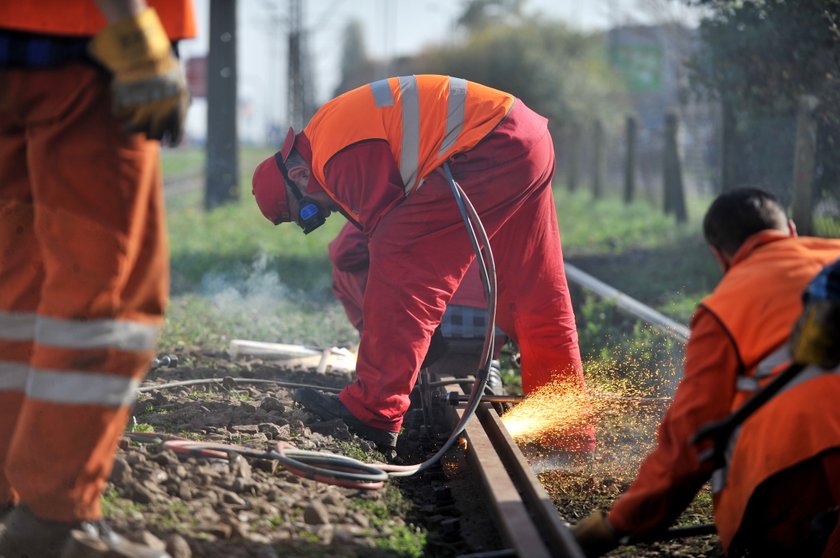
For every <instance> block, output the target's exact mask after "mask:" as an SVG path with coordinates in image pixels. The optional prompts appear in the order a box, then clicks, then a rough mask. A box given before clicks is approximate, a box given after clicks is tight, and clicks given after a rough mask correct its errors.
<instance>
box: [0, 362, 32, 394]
mask: <svg viewBox="0 0 840 558" xmlns="http://www.w3.org/2000/svg"><path fill="white" fill-rule="evenodd" d="M29 370H30V368H29V365H28V364H21V363H19V362H8V361H0V391H23V390H24V388H25V387H26V378H27V376H28V375H29Z"/></svg>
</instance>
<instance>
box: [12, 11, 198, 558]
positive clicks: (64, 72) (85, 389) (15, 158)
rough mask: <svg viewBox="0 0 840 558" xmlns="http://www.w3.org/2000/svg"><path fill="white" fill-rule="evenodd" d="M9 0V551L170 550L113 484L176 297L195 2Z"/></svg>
mask: <svg viewBox="0 0 840 558" xmlns="http://www.w3.org/2000/svg"><path fill="white" fill-rule="evenodd" d="M150 4H151V5H152V7H147V5H146V1H145V0H97V1H96V2H94V0H14V1H2V2H0V518H2V525H0V556H2V557H4V558H19V557H24V556H27V557H30V558H47V557H55V556H62V557H63V558H74V557H79V556H85V557H92V556H105V555H106V554H107V556H123V557H138V558H139V557H146V558H152V557H162V556H168V554H166V553H165V552H162V551H159V550H154V549H152V548H150V547H147V546H145V545H139V544H134V543H130V542H129V541H127V540H126V539H124V538H122V537H120V536H119V535H117V534H116V533H114V532H113V531H111V530H110V528H109V527H108V526H107V525H106V524H105V523H104V522H103V521H102V510H101V506H100V497H101V495H102V491H103V490H104V489H105V484H106V482H107V480H108V476H109V475H110V472H111V468H112V466H113V462H114V453H115V452H116V450H117V443H118V442H119V440H120V436H121V435H122V432H123V429H124V428H125V425H126V422H127V421H128V417H129V412H130V406H131V404H132V402H133V400H134V398H135V397H136V394H137V386H138V384H139V383H140V382H141V381H142V379H143V377H144V375H145V374H146V372H147V371H148V369H149V364H150V362H151V360H152V358H154V352H155V347H156V344H157V338H158V335H159V333H160V329H161V327H162V325H163V310H164V306H165V303H166V299H167V297H168V294H169V293H168V286H169V281H168V279H169V275H168V272H169V256H168V253H167V240H166V229H165V218H164V212H163V180H162V177H161V169H160V146H159V142H158V140H161V139H164V140H168V141H170V142H171V143H173V144H175V143H177V142H178V140H179V138H180V136H181V131H182V129H183V122H184V116H185V114H186V109H187V106H188V104H189V94H188V93H187V87H186V81H185V79H184V75H183V72H182V71H181V66H180V64H179V62H178V60H177V58H176V57H175V55H174V50H173V47H172V42H173V41H175V40H177V39H180V38H184V37H191V36H193V35H194V34H195V22H194V20H193V13H192V4H191V2H190V0H157V1H156V2H155V1H154V0H150Z"/></svg>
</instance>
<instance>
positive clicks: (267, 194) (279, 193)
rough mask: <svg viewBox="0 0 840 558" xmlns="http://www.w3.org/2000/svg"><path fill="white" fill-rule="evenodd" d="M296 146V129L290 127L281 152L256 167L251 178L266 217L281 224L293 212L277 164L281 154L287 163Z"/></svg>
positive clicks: (288, 218)
mask: <svg viewBox="0 0 840 558" xmlns="http://www.w3.org/2000/svg"><path fill="white" fill-rule="evenodd" d="M294 146H295V130H294V128H289V131H288V133H287V134H286V139H285V140H284V141H283V147H282V148H281V149H280V151H279V152H277V153H275V154H274V155H272V156H271V157H268V158H267V159H265V160H264V161H263V162H262V163H260V164H259V165H257V168H256V169H254V177H253V178H252V179H251V193H252V194H254V197H255V198H256V200H257V205H258V206H259V208H260V211H261V212H262V214H263V215H264V216H265V218H266V219H268V220H269V221H271V222H272V223H274V224H275V225H279V224H280V223H288V222H289V221H291V220H292V212H291V211H290V210H289V196H288V195H287V193H286V181H285V180H284V178H283V173H282V172H281V171H280V167H279V166H277V159H276V158H277V157H278V156H279V157H280V158H281V159H282V161H283V162H284V163H285V162H286V159H288V158H289V153H291V152H292V148H293V147H294Z"/></svg>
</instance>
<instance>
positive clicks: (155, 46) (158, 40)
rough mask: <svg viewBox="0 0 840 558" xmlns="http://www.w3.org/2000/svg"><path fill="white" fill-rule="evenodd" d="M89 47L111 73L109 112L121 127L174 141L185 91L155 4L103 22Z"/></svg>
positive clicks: (178, 135)
mask: <svg viewBox="0 0 840 558" xmlns="http://www.w3.org/2000/svg"><path fill="white" fill-rule="evenodd" d="M88 52H89V54H90V55H91V56H92V57H93V58H94V59H95V60H97V61H98V62H100V63H101V64H102V65H103V66H105V67H106V68H108V69H109V70H110V71H111V72H112V73H113V74H114V78H113V81H112V83H111V92H112V94H113V98H114V113H115V114H116V115H117V116H118V117H120V118H125V119H126V120H127V123H126V131H128V132H144V133H145V134H146V137H148V138H149V139H159V140H163V139H168V142H169V143H170V144H171V145H175V144H177V143H178V142H179V141H180V139H181V134H182V133H183V128H184V118H185V117H186V114H187V107H188V106H189V102H190V98H189V92H188V91H187V83H186V79H185V78H184V72H183V70H182V69H181V65H180V63H179V62H178V59H177V58H175V56H174V55H173V53H172V46H171V44H170V42H169V38H168V37H167V35H166V32H165V31H164V29H163V25H161V23H160V19H159V18H158V16H157V12H155V10H154V8H146V9H145V10H143V11H142V12H140V13H137V14H135V15H133V16H131V17H129V18H126V19H123V20H120V21H117V22H114V23H111V24H109V25H107V26H106V27H105V28H103V29H102V30H101V31H99V33H97V34H96V36H94V37H93V40H91V42H90V45H89V46H88Z"/></svg>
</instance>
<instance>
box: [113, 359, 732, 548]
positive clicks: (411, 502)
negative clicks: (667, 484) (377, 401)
mask: <svg viewBox="0 0 840 558" xmlns="http://www.w3.org/2000/svg"><path fill="white" fill-rule="evenodd" d="M177 356H178V363H177V365H176V366H174V367H160V368H157V369H154V370H153V371H152V372H150V374H149V376H148V377H147V379H146V381H145V382H144V384H143V390H144V391H143V392H142V393H141V394H140V397H139V398H138V401H137V403H136V405H135V409H134V418H133V420H132V424H131V425H130V427H131V428H132V429H133V430H135V431H136V432H148V431H154V432H157V433H161V434H167V435H175V436H179V437H183V438H187V439H191V440H199V441H203V442H218V443H224V444H234V445H241V446H245V447H249V448H254V449H257V450H261V451H264V450H266V449H269V448H272V447H273V446H274V445H275V444H276V443H277V442H279V441H285V442H290V443H292V444H294V445H295V446H296V447H297V448H299V449H305V450H317V451H328V452H332V453H337V454H342V455H351V456H353V457H356V458H358V459H362V460H370V459H377V458H378V459H382V456H381V455H379V454H378V452H376V451H375V450H374V448H373V447H372V446H371V445H370V444H369V443H367V442H365V441H363V440H360V439H359V438H357V437H355V436H353V435H352V434H350V432H349V431H348V430H347V427H346V426H345V425H344V424H343V423H341V422H340V421H338V422H321V421H320V420H319V419H318V418H317V417H315V416H314V415H311V414H310V413H308V412H306V411H304V410H303V409H301V408H299V407H298V406H297V405H296V404H295V403H294V402H293V401H292V399H291V391H290V389H288V388H285V387H280V386H278V385H275V384H272V383H248V382H246V381H237V380H236V378H242V379H257V380H259V379H263V380H266V379H268V380H280V381H285V382H295V383H307V384H318V385H323V386H332V387H340V386H342V385H344V384H345V383H346V382H347V381H348V380H349V378H348V376H347V375H345V374H333V373H329V372H328V373H321V374H318V373H315V372H314V370H313V369H308V370H301V369H297V370H290V369H288V368H284V367H283V366H280V365H278V364H277V363H274V362H271V361H261V360H258V359H249V358H247V357H242V358H231V357H230V356H228V355H226V354H208V353H204V352H201V351H200V350H190V351H184V352H183V353H181V354H178V355H177ZM200 379H215V382H214V383H198V384H195V385H186V386H178V387H167V388H160V389H158V388H155V386H163V385H164V384H166V383H169V382H175V381H184V380H200ZM407 422H409V423H410V422H411V421H407ZM142 436H145V437H146V438H145V439H143V440H139V441H138V440H137V439H129V438H125V439H124V440H123V442H122V444H121V447H120V449H119V451H118V454H117V458H116V462H115V467H114V471H113V474H112V477H111V480H110V482H109V485H108V488H107V491H106V495H105V499H104V502H105V513H106V515H107V516H108V518H109V521H110V522H111V524H112V525H113V526H114V527H115V528H116V529H117V530H118V531H119V532H121V533H123V534H125V535H126V536H128V537H129V538H132V539H134V540H140V541H145V542H146V543H147V544H150V545H153V546H159V547H161V548H164V547H165V548H166V549H167V550H168V551H169V552H170V554H172V556H174V557H175V558H185V557H189V556H201V557H210V558H222V557H226V558H227V557H260V558H270V557H274V556H341V557H344V556H348V557H351V556H352V557H355V556H364V557H365V558H376V557H380V556H382V557H385V556H406V557H408V556H435V557H438V556H440V557H448V556H458V555H462V554H469V553H475V552H486V551H492V550H499V549H503V548H504V545H503V543H502V542H501V541H500V540H499V539H498V535H497V533H496V530H495V528H494V527H493V525H492V523H491V522H490V519H489V517H488V516H487V514H486V509H485V507H484V506H483V504H482V502H481V500H480V498H476V495H477V494H480V489H479V488H478V487H477V486H476V485H475V484H474V481H473V480H472V479H470V478H469V476H468V475H467V473H466V469H465V468H463V467H461V466H460V465H461V457H460V456H458V455H457V453H454V454H453V455H452V456H451V457H448V458H447V463H446V467H443V466H441V467H435V468H433V469H431V470H430V471H428V472H426V473H424V474H422V475H418V476H415V477H409V478H405V479H395V480H391V481H388V482H387V483H386V486H385V487H384V488H382V489H380V490H360V489H355V488H341V487H337V486H333V485H329V484H324V483H320V482H315V481H312V480H308V479H305V478H302V477H300V476H297V475H294V474H292V473H290V472H289V471H287V470H285V469H284V468H283V467H281V466H278V462H277V461H275V460H270V459H254V458H250V457H249V458H247V459H246V458H243V457H242V456H241V455H236V454H229V456H228V457H229V458H228V459H219V458H215V459H206V458H199V457H186V458H185V457H183V456H182V457H180V458H179V456H177V455H176V454H174V453H173V452H172V451H171V450H161V446H160V444H159V443H157V442H156V441H155V440H153V439H152V438H151V434H148V433H146V434H142ZM135 438H136V437H135ZM399 449H400V452H401V454H402V455H403V456H404V458H405V459H408V460H409V462H412V463H415V462H417V461H419V460H421V459H422V458H423V457H424V456H428V455H431V453H432V451H433V450H434V449H435V448H434V445H433V444H432V443H431V442H430V441H429V440H428V439H426V438H424V437H423V436H421V435H419V434H418V433H417V432H416V431H409V430H408V429H407V430H404V432H403V435H402V436H401V441H400V448H399ZM541 478H542V480H543V482H544V483H545V485H546V488H547V490H548V491H549V494H550V495H551V496H552V498H553V499H554V501H555V503H556V504H557V506H558V509H559V510H560V512H561V515H563V516H564V517H566V518H568V519H569V520H570V521H574V520H576V519H578V518H580V517H583V516H584V515H586V514H587V513H588V512H589V511H590V510H591V509H593V508H595V507H598V506H603V505H604V502H608V501H609V500H610V499H611V498H613V497H614V496H616V495H617V494H618V493H620V491H621V490H623V488H624V487H626V483H627V482H628V479H626V478H618V477H616V476H615V475H612V474H605V475H603V476H600V477H598V476H595V475H593V474H592V472H591V471H590V472H589V473H587V472H586V471H567V472H566V473H558V472H556V471H555V472H544V473H542V474H541ZM465 496H466V497H465ZM701 513H705V512H702V510H701ZM701 522H702V521H701ZM715 552H717V551H716V548H715V544H714V540H713V538H711V537H705V538H694V539H683V540H680V541H676V542H671V543H663V544H657V545H650V546H634V547H625V548H624V549H622V550H619V551H615V552H614V553H613V554H612V555H615V556H655V557H663V556H682V557H688V558H701V557H703V558H711V557H713V556H717V555H718V554H716V553H715Z"/></svg>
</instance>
